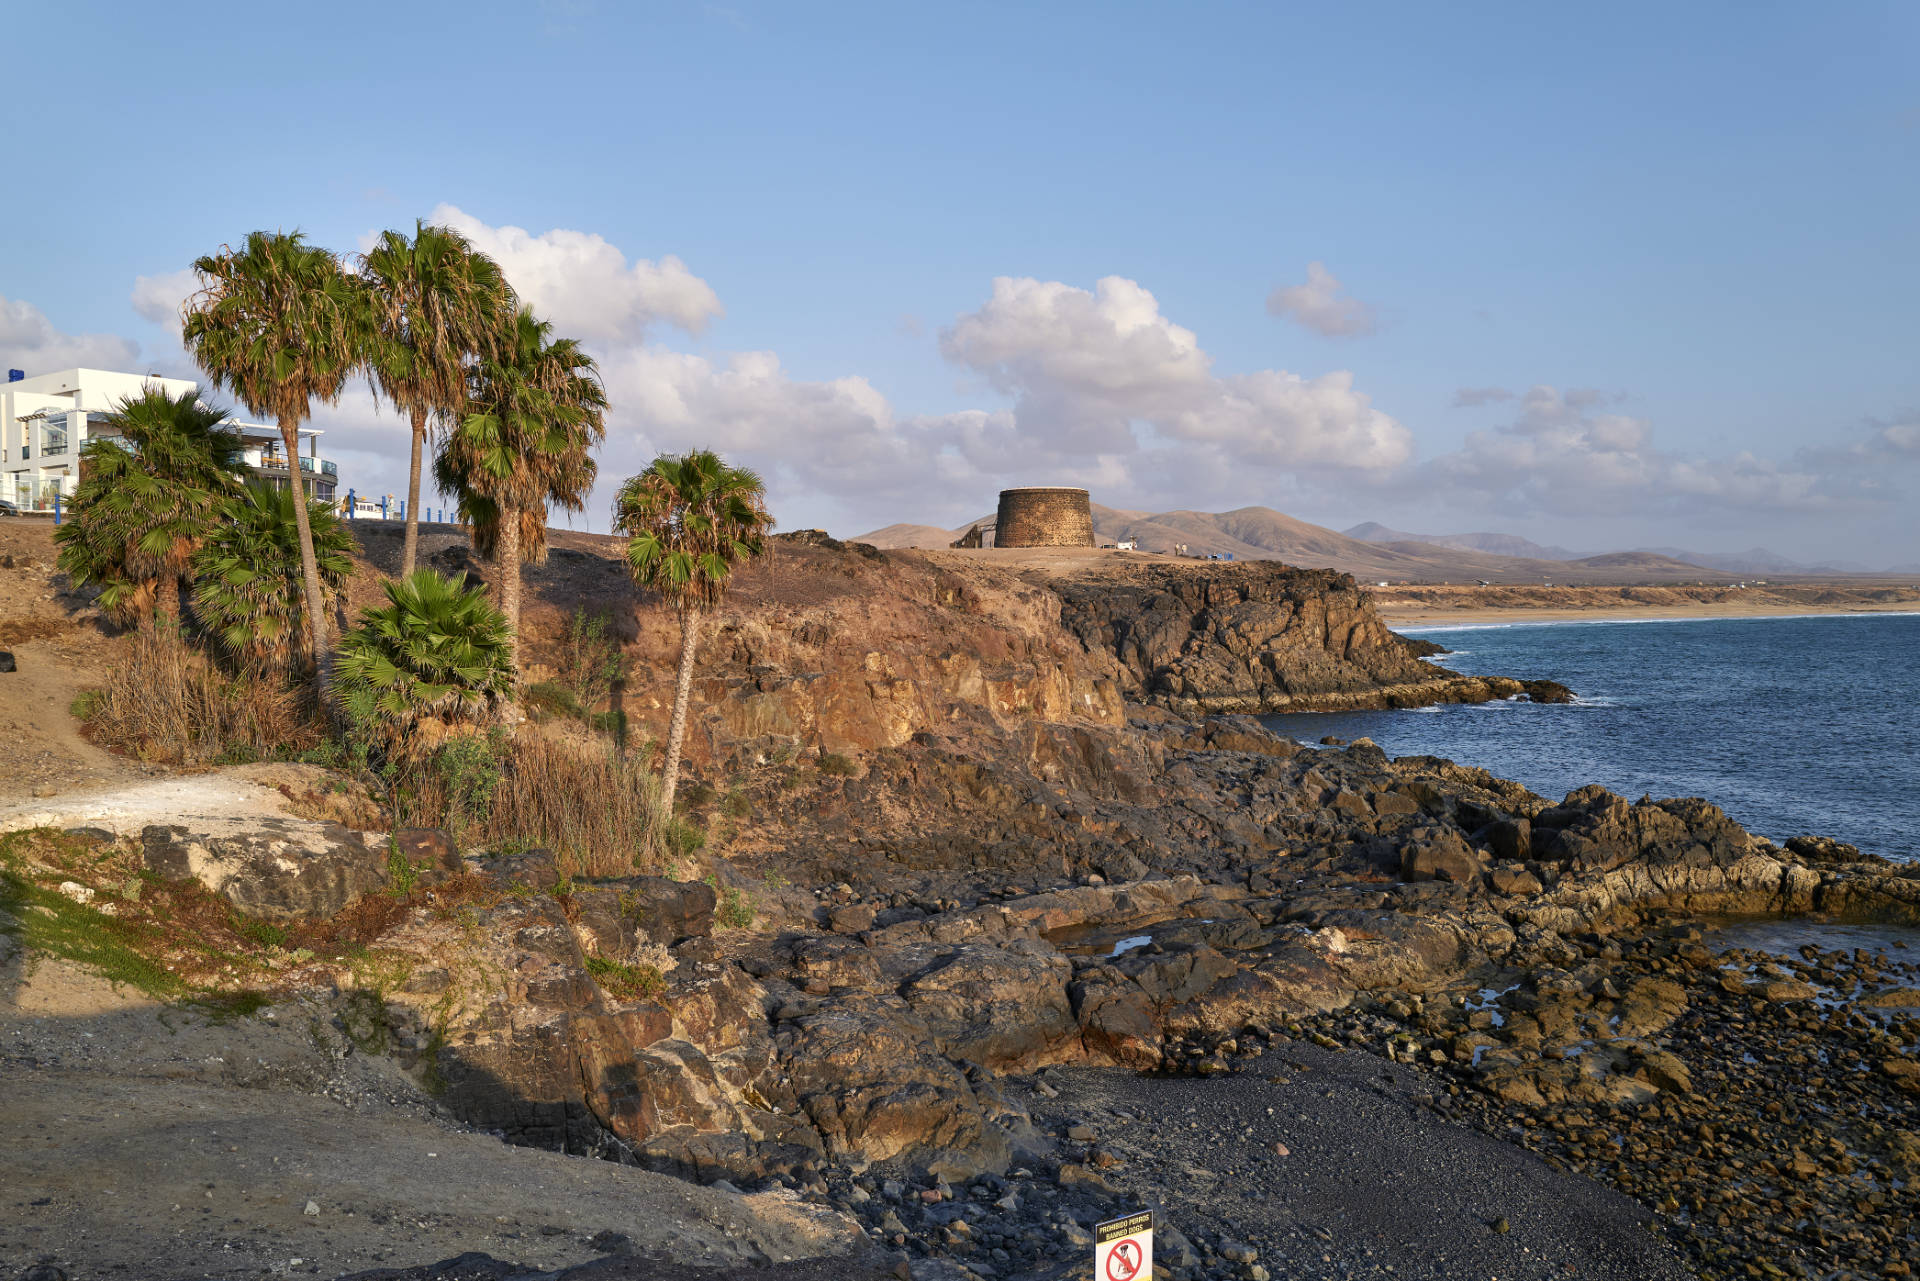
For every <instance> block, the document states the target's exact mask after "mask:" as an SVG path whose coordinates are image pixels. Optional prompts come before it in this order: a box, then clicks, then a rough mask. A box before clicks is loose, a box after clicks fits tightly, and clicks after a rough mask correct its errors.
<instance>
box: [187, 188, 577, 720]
mask: <svg viewBox="0 0 1920 1281" xmlns="http://www.w3.org/2000/svg"><path fill="white" fill-rule="evenodd" d="M194 270H195V271H196V272H197V273H198V275H199V277H200V282H201V288H200V289H199V291H198V292H197V293H195V294H194V295H193V297H191V298H190V299H188V301H187V305H186V309H185V310H186V318H185V324H184V328H183V337H184V340H185V342H186V345H187V349H188V350H189V351H191V352H192V353H193V356H194V358H195V360H197V361H198V362H199V364H200V367H201V368H202V369H204V370H205V371H206V373H207V376H208V377H209V379H210V380H211V381H212V382H213V384H214V385H215V386H216V387H221V388H225V389H228V390H230V391H232V393H233V394H234V395H235V396H237V397H238V398H239V399H240V401H241V403H243V404H244V405H246V407H247V408H248V409H249V410H250V411H251V412H253V413H255V414H261V415H269V414H270V415H272V416H273V417H274V419H275V420H276V421H277V422H278V423H279V426H280V432H281V436H282V438H283V439H284V441H285V442H286V448H287V452H288V454H289V455H293V454H296V453H297V452H298V448H297V446H298V432H299V428H300V424H301V423H303V422H304V421H306V419H307V418H308V417H309V416H310V415H311V414H312V412H313V406H314V404H315V402H319V403H323V404H330V403H332V402H334V401H336V400H338V399H339V397H340V394H341V392H342V391H343V390H345V388H346V386H347V385H348V383H349V381H350V380H351V379H352V378H353V377H354V376H355V375H356V374H364V375H365V376H366V377H367V379H368V381H369V382H370V383H371V385H372V386H373V388H374V391H375V394H376V396H381V397H384V398H385V399H387V400H389V401H391V402H392V403H393V405H394V406H395V407H396V408H398V409H399V410H400V411H401V412H402V413H404V414H405V415H406V417H407V420H408V424H409V426H410V428H411V431H412V439H411V457H410V461H409V468H408V477H407V507H406V533H405V538H404V541H403V543H402V545H401V554H400V579H401V582H402V584H403V585H404V584H407V583H409V582H410V581H411V580H412V578H413V576H414V575H415V573H416V572H417V569H418V559H419V540H420V532H419V511H420V482H421V476H422V473H423V471H424V467H425V457H424V454H425V449H426V446H427V445H428V444H429V442H434V443H437V445H438V453H437V457H436V459H435V461H434V478H435V481H436V482H437V483H438V485H439V486H440V488H441V490H442V491H443V492H445V493H447V494H449V495H450V496H452V497H454V498H455V499H456V501H457V503H458V506H459V511H460V514H461V517H462V519H463V520H465V521H466V522H467V523H468V524H469V525H470V526H471V527H472V529H473V531H474V537H475V542H476V544H477V545H478V546H479V547H480V548H481V550H483V551H485V552H488V553H490V554H493V555H495V557H496V559H498V560H499V561H500V562H501V564H502V565H503V572H502V574H501V587H502V591H501V598H500V606H501V609H502V612H503V613H505V615H506V619H507V631H506V637H507V641H506V644H507V659H506V661H507V666H508V670H509V671H511V670H512V668H513V660H514V654H515V646H516V637H517V634H518V627H517V624H518V614H519V599H520V591H519V571H520V565H521V563H522V562H523V561H524V560H528V559H539V558H541V557H542V556H543V554H544V550H545V536H544V531H545V529H546V515H547V509H548V506H549V505H550V504H553V505H558V506H561V507H565V508H568V509H571V510H576V511H577V510H579V509H580V507H581V505H582V504H583V503H584V502H585V499H586V495H587V493H588V491H589V490H590V489H591V488H592V486H593V481H594V477H595V466H594V461H593V457H592V449H593V447H594V446H595V445H597V444H598V443H599V442H600V441H601V440H602V439H603V438H604V437H605V434H606V427H605V413H606V406H607V400H606V394H605V392H604V391H603V390H602V388H601V385H600V381H599V376H598V371H597V370H596V369H595V366H594V363H593V359H592V357H590V356H588V355H587V354H586V353H585V352H584V351H582V350H581V348H580V345H579V344H578V343H577V342H575V341H574V340H572V339H566V338H555V337H554V336H553V330H552V327H551V326H550V325H549V324H547V323H546V322H544V321H541V320H539V319H537V318H536V317H535V316H534V315H533V313H532V312H531V311H530V310H529V309H528V308H526V307H525V306H524V305H522V304H521V302H520V300H519V298H518V297H517V296H516V295H515V294H514V292H513V290H512V288H511V287H510V286H509V285H508V283H507V281H506V277H505V275H504V274H503V273H502V272H501V270H500V267H499V265H498V264H497V263H495V262H494V261H493V260H492V259H491V258H489V257H488V256H487V255H485V254H483V253H480V252H479V251H477V250H476V249H475V248H474V247H473V246H472V244H471V243H469V242H468V241H467V239H466V238H465V237H464V236H461V235H460V234H459V233H458V232H456V231H453V230H451V229H450V228H446V227H437V226H431V225H429V224H426V223H419V224H416V226H415V229H414V234H413V235H412V236H411V237H409V236H407V235H406V234H405V233H403V232H398V231H389V232H386V233H384V234H382V235H381V236H380V238H379V239H378V240H377V241H376V242H375V243H374V245H373V247H372V248H371V249H369V250H368V251H367V252H366V253H364V254H362V255H360V256H359V258H358V259H357V260H356V261H355V262H353V263H351V264H350V263H347V262H344V261H342V260H341V258H340V257H339V256H338V255H336V254H334V253H332V252H330V251H329V250H327V249H324V248H322V247H320V246H318V245H313V244H309V243H307V241H306V240H305V239H304V238H303V237H302V236H301V235H300V233H299V232H297V231H296V232H267V231H257V232H254V233H253V234H252V235H250V236H248V237H247V238H246V239H245V240H244V241H243V242H242V243H241V244H240V245H239V246H238V247H234V246H227V247H224V248H223V249H221V251H220V252H219V253H217V254H209V255H207V256H205V257H203V258H201V259H199V260H198V261H196V262H195V263H194ZM293 483H294V484H296V485H299V484H301V483H302V480H301V477H300V476H299V475H298V473H295V474H294V477H293ZM294 506H295V515H296V519H297V521H298V530H299V541H300V546H301V558H302V559H301V567H302V570H301V572H302V579H303V582H304V592H305V597H306V602H305V603H306V609H305V611H304V614H305V618H306V627H307V648H308V652H309V654H310V655H311V656H312V659H313V665H314V672H315V680H316V682H317V686H318V690H319V693H320V696H321V699H322V701H323V702H324V701H326V700H327V699H328V698H329V697H330V694H331V685H332V677H333V661H332V659H333V652H332V646H331V645H330V643H329V640H328V635H327V630H328V629H327V618H326V608H325V597H324V593H323V591H322V587H321V584H320V581H319V573H318V566H317V563H316V561H315V558H314V555H313V553H312V550H311V533H310V531H309V528H308V525H309V516H308V513H307V509H306V504H304V503H296V504H295V505H294Z"/></svg>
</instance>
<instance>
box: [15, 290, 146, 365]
mask: <svg viewBox="0 0 1920 1281" xmlns="http://www.w3.org/2000/svg"><path fill="white" fill-rule="evenodd" d="M139 357H140V345H139V344H138V343H136V342H134V341H132V340H131V339H127V338H122V337H120V336H119V335H117V334H69V333H65V332H63V331H62V330H60V329H59V328H57V327H56V326H55V325H54V323H53V321H51V320H49V319H48V318H47V314H46V313H45V312H44V311H41V310H40V309H39V308H38V307H36V306H34V305H33V304H32V303H30V302H24V301H21V300H18V299H11V298H0V368H7V369H23V370H25V371H26V372H27V374H28V375H29V376H32V375H34V374H46V373H52V372H54V371H55V370H60V369H73V368H76V367H79V368H87V369H132V368H134V367H136V365H137V364H138V361H139Z"/></svg>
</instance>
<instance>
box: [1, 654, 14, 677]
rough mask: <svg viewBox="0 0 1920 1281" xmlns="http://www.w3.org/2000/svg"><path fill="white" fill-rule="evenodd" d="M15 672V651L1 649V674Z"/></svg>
mask: <svg viewBox="0 0 1920 1281" xmlns="http://www.w3.org/2000/svg"><path fill="white" fill-rule="evenodd" d="M13 670H14V665H13V651H12V650H9V649H0V672H10V671H13Z"/></svg>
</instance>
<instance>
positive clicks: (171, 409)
mask: <svg viewBox="0 0 1920 1281" xmlns="http://www.w3.org/2000/svg"><path fill="white" fill-rule="evenodd" d="M197 395H198V393H197V392H195V391H192V390H188V391H184V392H181V393H180V395H178V396H177V397H176V396H169V395H167V394H166V393H165V392H163V391H161V390H159V389H158V388H149V389H148V391H147V392H146V393H145V394H144V395H142V396H138V397H135V398H132V399H129V400H123V401H121V402H120V406H119V408H118V409H116V410H115V411H114V412H113V413H111V414H110V415H108V417H107V422H106V424H105V426H106V427H107V428H109V429H112V430H115V431H117V432H118V435H115V436H97V437H94V438H92V439H90V440H88V441H87V443H86V445H85V446H83V447H82V449H81V451H80V460H81V463H82V469H81V474H82V480H81V482H80V487H79V489H78V490H77V491H76V492H75V494H74V497H73V515H72V516H71V517H70V518H69V519H68V520H67V521H65V522H64V523H63V524H61V525H60V526H59V528H57V529H55V530H54V531H53V539H54V542H55V543H56V544H58V546H59V548H60V552H59V565H60V568H61V570H62V571H63V572H64V573H66V575H67V576H68V577H69V578H71V579H72V580H73V583H74V585H75V586H76V587H98V588H100V604H101V606H102V608H104V609H105V610H106V611H107V612H108V613H109V614H111V615H112V616H113V617H114V618H115V619H117V620H119V621H120V622H123V623H126V622H138V623H139V624H140V625H141V626H142V627H150V626H152V625H153V621H154V614H155V611H158V612H159V613H160V614H162V615H163V616H164V617H166V618H169V619H175V620H177V619H178V618H179V617H180V598H181V594H182V592H183V591H185V589H186V586H187V582H188V577H189V574H188V570H189V566H190V564H191V562H192V560H193V556H194V552H195V551H196V550H198V548H199V547H200V544H201V543H202V542H203V541H204V540H205V539H206V537H207V536H208V534H209V532H210V531H211V530H212V529H213V527H214V525H215V523H216V521H217V520H218V517H219V515H220V512H221V509H222V507H223V505H224V503H225V501H226V499H227V498H228V497H229V496H230V495H232V494H234V493H235V492H237V491H238V490H239V488H240V469H241V447H240V437H239V435H238V434H236V433H235V432H233V431H231V430H228V429H226V428H223V427H222V426H221V425H220V424H221V423H222V422H223V421H224V420H225V419H226V417H227V411H226V410H224V409H216V408H212V407H209V406H204V405H201V404H200V403H198V401H197V399H196V397H197Z"/></svg>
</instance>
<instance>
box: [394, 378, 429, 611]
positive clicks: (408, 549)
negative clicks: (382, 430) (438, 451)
mask: <svg viewBox="0 0 1920 1281" xmlns="http://www.w3.org/2000/svg"><path fill="white" fill-rule="evenodd" d="M426 439H427V411H426V409H425V408H424V407H421V406H415V407H414V410H413V462H412V464H411V465H410V466H409V468H408V470H407V536H406V538H405V539H404V540H403V541H402V542H401V544H400V577H402V578H405V577H406V576H407V575H408V574H411V573H412V572H413V565H414V561H415V559H416V558H417V557H418V555H419V552H420V447H421V446H422V445H423V444H425V443H426Z"/></svg>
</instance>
